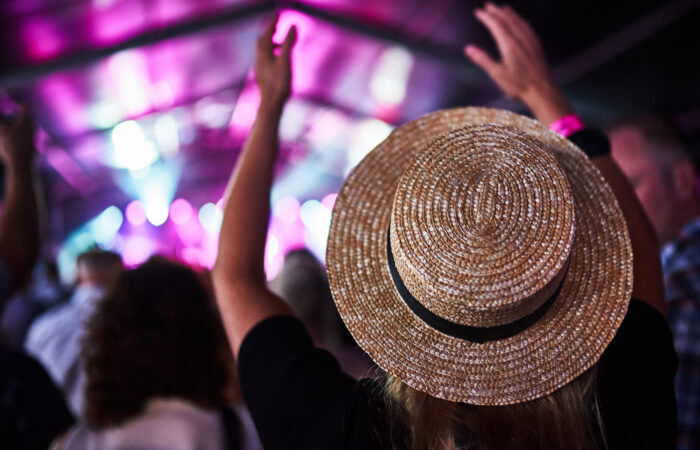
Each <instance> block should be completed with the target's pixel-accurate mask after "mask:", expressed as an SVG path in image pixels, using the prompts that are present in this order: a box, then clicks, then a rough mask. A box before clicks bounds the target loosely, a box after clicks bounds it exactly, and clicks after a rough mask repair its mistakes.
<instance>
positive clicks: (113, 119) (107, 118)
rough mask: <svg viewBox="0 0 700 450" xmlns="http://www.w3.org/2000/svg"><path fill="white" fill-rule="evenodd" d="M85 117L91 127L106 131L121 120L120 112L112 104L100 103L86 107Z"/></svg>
mask: <svg viewBox="0 0 700 450" xmlns="http://www.w3.org/2000/svg"><path fill="white" fill-rule="evenodd" d="M87 117H88V120H89V121H90V124H91V125H92V126H94V127H96V128H99V129H106V128H110V127H113V126H114V124H116V123H117V122H119V121H120V120H121V119H122V112H121V110H120V109H119V107H118V106H117V105H115V104H114V103H112V102H109V101H100V102H97V103H93V104H92V105H90V106H89V107H88V111H87Z"/></svg>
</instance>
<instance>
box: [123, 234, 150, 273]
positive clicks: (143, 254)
mask: <svg viewBox="0 0 700 450" xmlns="http://www.w3.org/2000/svg"><path fill="white" fill-rule="evenodd" d="M155 251H156V244H155V242H153V241H152V240H151V239H149V238H147V237H145V236H129V237H127V238H126V240H125V241H124V253H123V254H122V257H123V258H124V264H125V265H126V266H127V267H134V266H138V265H139V264H141V263H143V262H144V261H146V260H147V259H148V258H149V257H150V256H151V255H152V254H153V253H154V252H155Z"/></svg>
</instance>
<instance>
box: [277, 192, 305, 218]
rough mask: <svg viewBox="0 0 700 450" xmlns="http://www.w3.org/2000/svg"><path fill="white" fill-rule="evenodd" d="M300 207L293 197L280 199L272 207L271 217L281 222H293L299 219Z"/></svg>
mask: <svg viewBox="0 0 700 450" xmlns="http://www.w3.org/2000/svg"><path fill="white" fill-rule="evenodd" d="M300 208H301V205H300V204H299V200H297V199H296V198H294V197H282V198H281V199H279V200H278V201H277V202H276V203H275V205H274V207H273V215H274V216H275V217H277V218H279V219H280V220H281V221H283V222H287V223H289V222H295V221H296V220H297V218H298V217H299V209H300Z"/></svg>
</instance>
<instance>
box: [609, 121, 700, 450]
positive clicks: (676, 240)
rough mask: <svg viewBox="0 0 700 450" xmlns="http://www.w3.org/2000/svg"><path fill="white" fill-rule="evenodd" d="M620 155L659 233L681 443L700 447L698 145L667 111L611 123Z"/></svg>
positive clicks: (615, 150) (683, 446) (681, 446)
mask: <svg viewBox="0 0 700 450" xmlns="http://www.w3.org/2000/svg"><path fill="white" fill-rule="evenodd" d="M608 134H609V135H610V139H611V142H612V152H613V157H614V158H615V160H616V161H617V163H618V164H619V165H620V167H621V168H622V170H623V171H624V173H625V175H626V176H627V177H628V178H629V180H630V182H631V183H632V185H633V186H634V189H635V192H636V194H637V197H639V200H640V201H641V203H642V205H643V206H644V209H645V210H646V213H647V215H648V216H649V218H650V219H651V222H652V224H653V225H654V229H655V230H656V233H657V235H658V237H659V242H660V243H661V245H662V248H661V261H662V267H663V274H664V285H665V291H666V310H667V318H668V322H669V325H670V327H671V331H672V332H673V336H674V345H675V347H676V353H677V354H678V363H679V364H678V372H677V375H676V403H677V405H678V427H679V435H678V448H679V449H696V448H700V194H698V191H697V171H696V168H695V165H694V164H693V160H692V157H691V154H690V148H689V146H688V145H687V143H686V141H685V140H684V138H683V135H682V134H681V133H680V132H679V130H677V129H676V127H675V126H674V125H673V124H672V123H671V122H669V121H668V120H665V119H663V118H661V117H656V116H650V115H647V116H638V117H631V118H627V119H624V120H621V121H619V122H617V123H615V124H613V125H611V126H610V127H609V128H608Z"/></svg>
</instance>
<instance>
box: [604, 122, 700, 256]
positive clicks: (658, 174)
mask: <svg viewBox="0 0 700 450" xmlns="http://www.w3.org/2000/svg"><path fill="white" fill-rule="evenodd" d="M607 132H608V135H609V136H610V141H611V145H612V155H613V158H614V159H615V161H617V163H618V164H619V166H620V168H621V169H622V171H623V172H624V173H625V175H626V176H627V178H628V179H629V180H630V182H631V183H632V185H633V186H634V190H635V192H636V193H637V197H638V198H639V200H640V202H641V203H642V206H643V207H644V210H645V211H646V213H647V215H648V216H649V219H650V220H651V223H652V224H653V225H654V229H655V230H656V233H657V235H658V237H659V241H660V243H661V244H663V243H665V242H668V241H669V240H671V239H673V238H674V237H675V236H676V234H677V233H678V232H679V231H680V229H681V228H682V227H683V225H684V224H685V223H686V222H687V221H689V220H691V219H692V218H694V217H695V216H697V215H698V214H700V196H699V195H698V192H697V190H696V184H695V178H696V175H697V173H696V170H695V166H694V164H693V161H692V158H691V156H690V150H689V148H688V145H687V143H686V141H685V140H684V138H683V136H682V134H681V133H680V132H679V131H678V130H677V129H676V127H675V126H674V125H673V124H672V123H671V122H669V121H668V120H665V119H663V118H661V117H657V116H651V115H645V116H637V117H630V118H627V119H623V120H620V121H619V122H616V123H613V124H611V125H610V126H609V127H607Z"/></svg>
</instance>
